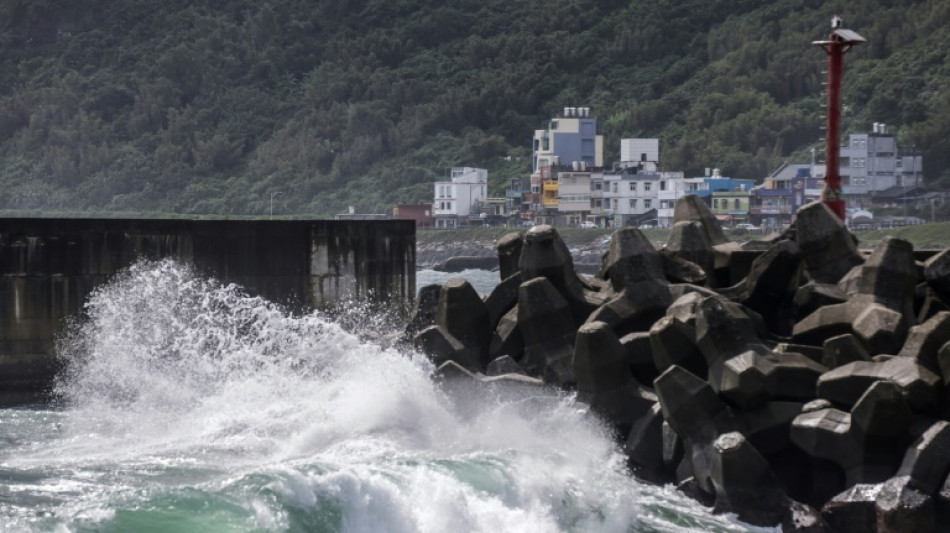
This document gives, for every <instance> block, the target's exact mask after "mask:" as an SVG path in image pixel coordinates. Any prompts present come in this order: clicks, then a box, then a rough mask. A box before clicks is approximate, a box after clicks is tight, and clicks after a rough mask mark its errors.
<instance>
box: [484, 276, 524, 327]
mask: <svg viewBox="0 0 950 533" xmlns="http://www.w3.org/2000/svg"><path fill="white" fill-rule="evenodd" d="M520 286H521V275H520V274H519V273H517V272H516V273H514V274H512V275H511V276H508V277H507V278H505V280H504V281H502V282H501V283H499V284H498V285H495V288H494V289H492V291H491V293H490V294H489V295H488V297H487V298H485V307H486V308H487V309H488V326H489V328H491V329H492V330H494V329H495V328H496V327H497V326H498V321H499V320H501V317H502V316H504V315H505V313H507V312H508V311H510V310H511V309H512V308H513V307H514V306H515V305H517V304H518V287H520Z"/></svg>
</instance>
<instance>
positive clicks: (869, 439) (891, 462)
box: [851, 381, 911, 482]
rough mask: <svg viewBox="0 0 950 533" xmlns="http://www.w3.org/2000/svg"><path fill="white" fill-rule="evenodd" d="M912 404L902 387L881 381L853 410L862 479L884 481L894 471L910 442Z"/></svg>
mask: <svg viewBox="0 0 950 533" xmlns="http://www.w3.org/2000/svg"><path fill="white" fill-rule="evenodd" d="M910 421H911V412H910V407H909V406H908V405H907V400H906V399H905V398H904V395H903V393H902V392H901V390H900V387H898V385H897V384H896V383H894V382H891V381H879V382H877V383H875V384H874V385H872V386H871V388H869V389H868V390H867V392H866V393H864V396H862V397H861V398H860V399H859V400H858V403H857V404H855V406H854V409H852V410H851V430H852V431H853V432H854V438H855V440H856V441H858V442H859V443H860V445H861V450H862V453H861V464H860V465H857V468H860V469H862V471H861V473H860V475H861V479H860V481H861V482H868V481H883V480H885V479H887V478H888V477H890V476H891V475H893V474H894V472H895V470H896V469H897V466H898V464H899V462H900V458H901V456H902V455H903V454H902V450H903V449H904V447H905V446H906V443H907V439H906V434H907V427H908V425H909V424H910Z"/></svg>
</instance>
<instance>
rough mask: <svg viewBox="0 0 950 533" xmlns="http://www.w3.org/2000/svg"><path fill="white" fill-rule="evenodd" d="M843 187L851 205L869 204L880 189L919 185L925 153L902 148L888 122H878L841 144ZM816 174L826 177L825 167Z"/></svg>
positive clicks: (853, 134) (847, 200)
mask: <svg viewBox="0 0 950 533" xmlns="http://www.w3.org/2000/svg"><path fill="white" fill-rule="evenodd" d="M840 154H841V160H840V163H841V168H840V171H839V173H840V176H841V186H842V187H841V188H842V192H844V197H845V201H846V202H847V203H848V207H858V208H866V207H869V206H870V205H871V203H872V201H873V200H872V198H873V196H875V194H876V193H879V192H882V191H886V190H888V189H892V188H894V187H904V188H910V187H917V186H918V185H919V184H920V182H921V181H922V176H923V156H922V155H921V153H920V151H919V150H917V149H916V148H913V147H912V148H902V147H900V146H898V144H897V138H896V137H895V136H894V134H893V133H889V132H888V131H887V126H886V125H884V124H880V123H877V122H875V123H874V124H873V125H872V131H871V133H852V134H851V135H849V137H848V143H847V144H846V145H845V146H842V147H841V152H840ZM815 170H816V171H815V172H812V175H816V176H820V177H824V173H825V171H824V168H823V167H820V168H818V169H815Z"/></svg>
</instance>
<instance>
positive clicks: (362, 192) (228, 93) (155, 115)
mask: <svg viewBox="0 0 950 533" xmlns="http://www.w3.org/2000/svg"><path fill="white" fill-rule="evenodd" d="M834 13H839V14H840V15H841V16H842V17H843V18H844V21H845V24H846V26H847V27H849V28H851V29H854V30H855V31H857V32H858V33H860V34H862V35H863V36H864V37H866V38H867V40H868V42H867V43H866V44H864V45H861V46H858V47H856V48H854V49H853V50H852V51H851V52H850V53H849V54H848V56H847V57H846V61H845V90H844V93H843V101H844V105H843V121H844V123H843V126H844V127H843V130H844V132H845V133H848V132H864V131H868V130H869V129H870V125H871V123H872V122H884V123H887V124H888V126H889V128H890V129H891V130H892V131H894V132H896V133H897V134H898V139H899V141H900V142H901V143H902V144H903V145H906V146H910V145H916V146H918V147H919V148H920V149H922V150H923V153H924V161H925V178H926V181H927V183H928V184H929V185H933V186H950V61H948V59H950V58H948V54H950V2H947V0H916V1H915V0H850V1H848V2H843V1H840V2H839V1H835V2H827V1H822V0H774V1H771V2H765V3H763V2H759V1H756V0H651V1H649V2H646V1H642V0H627V1H620V0H599V1H593V0H548V1H546V2H541V3H539V2H534V1H529V0H477V1H476V0H454V1H452V2H442V1H432V0H335V1H305V0H165V1H162V2H155V1H153V0H121V1H119V2H106V1H103V0H0V210H3V211H4V212H7V213H11V212H33V213H35V212H44V213H47V212H58V213H68V212H96V213H107V212H124V213H129V212H150V213H164V214H173V213H178V214H186V215H189V214H225V215H253V214H266V213H267V212H268V210H269V208H270V206H271V202H274V204H273V205H274V206H275V213H278V214H294V215H297V216H327V215H332V214H334V213H337V212H341V211H343V210H345V208H346V207H347V206H350V205H352V206H355V207H356V209H357V210H358V211H361V212H387V211H388V210H389V209H390V208H391V207H392V206H393V205H394V204H396V203H400V202H409V201H422V200H426V199H430V198H431V195H432V186H431V183H432V182H433V181H435V180H436V179H437V178H439V177H440V176H442V175H443V169H444V168H445V167H449V166H459V165H469V166H478V167H484V168H488V169H489V171H490V176H491V177H490V179H491V183H490V193H491V194H502V193H503V190H504V188H505V186H506V184H507V182H508V179H509V178H511V177H514V176H519V175H525V174H527V173H528V172H529V171H530V165H529V160H530V142H531V136H532V132H533V130H535V129H538V128H540V127H541V123H542V121H543V120H544V119H546V118H549V117H551V116H555V115H556V114H557V113H558V112H559V110H560V109H561V108H563V107H564V106H589V107H591V109H592V115H594V116H596V117H597V118H598V124H599V128H600V132H601V133H603V134H604V135H605V149H606V150H607V153H606V154H605V156H606V159H607V160H608V161H612V160H616V158H617V154H618V151H619V139H620V138H622V137H638V136H650V137H653V136H656V137H659V138H660V139H661V157H662V160H663V161H662V163H663V166H664V167H665V168H666V169H669V170H684V171H685V172H686V173H687V175H699V173H700V172H701V169H703V168H704V167H713V166H715V167H720V168H722V169H723V172H724V173H725V174H726V175H730V176H733V177H738V178H752V179H761V178H762V177H764V176H765V175H766V174H767V173H768V172H769V171H770V170H772V169H774V168H775V167H776V166H778V165H779V164H781V162H783V161H786V160H794V161H801V162H805V161H808V160H810V157H811V155H810V150H811V148H813V147H816V148H819V149H822V147H823V142H822V141H821V139H822V137H823V135H824V133H823V130H822V128H821V126H822V124H823V119H822V115H823V114H824V111H823V106H824V96H823V93H822V90H823V85H822V82H823V81H824V79H825V78H824V74H823V71H824V69H825V65H826V61H827V60H826V56H825V55H824V53H823V52H821V51H820V50H819V49H817V48H815V47H813V46H810V42H811V41H813V40H819V39H823V38H824V37H826V36H827V34H828V31H829V28H830V26H829V21H830V17H831V15H833V14H834ZM820 157H821V155H820V154H819V158H820Z"/></svg>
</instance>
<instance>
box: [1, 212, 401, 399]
mask: <svg viewBox="0 0 950 533" xmlns="http://www.w3.org/2000/svg"><path fill="white" fill-rule="evenodd" d="M166 257H167V258H174V259H176V260H179V261H182V262H184V263H186V264H190V265H193V266H194V268H195V269H196V270H197V271H198V272H199V273H200V274H202V275H207V276H211V277H215V278H217V279H219V280H221V281H223V282H227V283H232V282H233V283H237V284H239V285H241V286H243V287H244V288H246V289H247V291H248V292H249V293H251V294H254V295H260V296H263V297H265V298H267V299H269V300H271V301H274V302H277V303H280V304H285V305H287V306H289V307H290V308H293V309H328V308H332V307H334V306H336V305H339V304H341V303H343V302H345V301H347V300H350V299H366V298H369V299H377V300H379V301H384V302H411V301H412V299H413V298H414V296H415V226H414V225H413V223H412V222H411V221H329V220H314V221H250V220H147V219H129V220H120V219H51V218H33V219H29V218H7V219H0V405H2V404H4V403H11V402H16V401H18V400H20V399H25V398H30V397H32V395H33V394H34V393H35V392H37V391H41V390H43V389H45V388H46V387H47V386H48V384H49V382H50V379H51V377H52V375H53V374H54V372H55V368H54V367H55V361H54V359H53V358H52V357H51V353H52V349H53V342H54V339H55V337H56V335H57V334H58V333H59V332H60V331H61V330H62V327H63V321H64V320H65V319H67V318H68V317H70V316H74V315H76V314H77V313H78V312H80V311H81V309H82V305H83V303H84V302H85V300H86V297H87V295H89V293H90V292H91V291H93V290H94V289H95V288H96V287H98V286H100V285H101V284H103V283H106V282H108V281H109V280H110V279H111V278H112V276H114V275H115V274H116V273H117V272H119V271H121V270H122V269H123V268H126V267H128V266H129V265H131V264H132V263H133V262H135V261H138V260H141V259H161V258H166Z"/></svg>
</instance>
